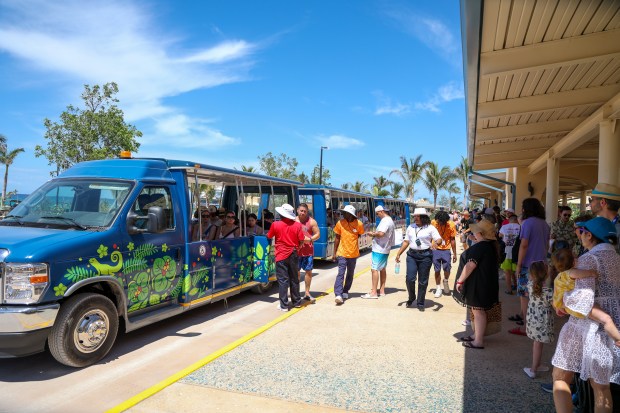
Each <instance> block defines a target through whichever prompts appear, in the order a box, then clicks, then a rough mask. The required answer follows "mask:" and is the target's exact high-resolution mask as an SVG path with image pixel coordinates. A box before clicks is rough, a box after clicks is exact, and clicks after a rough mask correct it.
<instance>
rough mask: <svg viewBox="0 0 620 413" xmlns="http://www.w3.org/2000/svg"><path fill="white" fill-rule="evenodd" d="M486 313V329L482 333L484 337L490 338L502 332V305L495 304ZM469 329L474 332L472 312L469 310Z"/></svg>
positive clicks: (499, 303)
mask: <svg viewBox="0 0 620 413" xmlns="http://www.w3.org/2000/svg"><path fill="white" fill-rule="evenodd" d="M486 313H487V328H486V330H485V331H484V335H485V336H492V335H493V334H497V333H499V332H500V331H502V303H501V302H497V303H495V305H494V306H493V307H492V308H490V309H489V310H486ZM470 316H471V327H472V329H474V331H475V327H474V312H473V311H472V310H470Z"/></svg>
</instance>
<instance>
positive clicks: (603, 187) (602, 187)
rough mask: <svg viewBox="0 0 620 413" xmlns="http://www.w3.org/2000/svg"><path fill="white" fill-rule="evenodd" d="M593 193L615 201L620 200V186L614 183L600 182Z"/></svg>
mask: <svg viewBox="0 0 620 413" xmlns="http://www.w3.org/2000/svg"><path fill="white" fill-rule="evenodd" d="M592 195H594V196H597V197H599V198H607V199H613V200H614V201H620V187H618V186H616V185H612V184H606V183H602V182H599V183H598V184H596V187H595V188H594V190H593V191H592Z"/></svg>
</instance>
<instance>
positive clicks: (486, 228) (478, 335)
mask: <svg viewBox="0 0 620 413" xmlns="http://www.w3.org/2000/svg"><path fill="white" fill-rule="evenodd" d="M469 228H470V231H471V233H472V234H474V236H475V237H476V243H475V244H474V245H472V246H471V247H470V248H469V249H468V250H467V262H466V264H465V265H464V267H463V270H462V272H461V274H460V276H459V277H458V278H457V280H456V293H455V294H454V299H455V300H456V301H457V302H459V303H461V304H462V305H464V306H467V307H468V308H470V309H471V310H472V311H473V313H474V326H475V334H474V336H473V337H471V336H468V337H462V338H461V339H460V341H463V346H464V347H468V348H475V349H482V348H484V333H485V329H486V326H487V314H486V310H490V309H491V308H493V306H495V305H496V304H497V303H498V301H499V298H498V291H499V274H498V268H499V243H498V242H497V239H496V237H495V225H494V224H493V223H492V222H490V221H488V220H486V219H483V220H481V221H480V222H479V223H477V224H473V225H471V226H470V227H469Z"/></svg>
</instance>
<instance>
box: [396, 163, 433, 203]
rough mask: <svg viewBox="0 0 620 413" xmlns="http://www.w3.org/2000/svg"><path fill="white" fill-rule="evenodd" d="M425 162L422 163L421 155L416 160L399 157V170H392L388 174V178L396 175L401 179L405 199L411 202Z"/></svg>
mask: <svg viewBox="0 0 620 413" xmlns="http://www.w3.org/2000/svg"><path fill="white" fill-rule="evenodd" d="M425 166H426V162H422V155H418V156H416V158H415V159H414V158H409V160H407V158H406V157H405V156H401V157H400V169H394V170H393V171H392V172H390V176H392V175H393V174H395V175H397V176H398V177H400V179H402V181H403V184H404V188H403V189H404V190H405V197H406V198H410V199H411V200H413V199H414V198H415V184H417V183H418V181H420V178H422V172H423V171H424V167H425Z"/></svg>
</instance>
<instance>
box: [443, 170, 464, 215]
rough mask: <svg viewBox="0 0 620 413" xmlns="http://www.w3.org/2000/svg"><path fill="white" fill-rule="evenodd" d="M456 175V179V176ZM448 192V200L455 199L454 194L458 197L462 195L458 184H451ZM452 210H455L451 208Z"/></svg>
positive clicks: (447, 189) (447, 188)
mask: <svg viewBox="0 0 620 413" xmlns="http://www.w3.org/2000/svg"><path fill="white" fill-rule="evenodd" d="M454 175H455V177H456V174H454ZM455 179H456V178H455ZM446 191H448V198H449V199H452V198H453V196H452V194H457V195H458V194H460V193H461V188H459V186H458V185H457V184H456V182H450V184H449V185H448V186H447V187H446ZM450 209H453V208H452V206H450Z"/></svg>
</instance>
